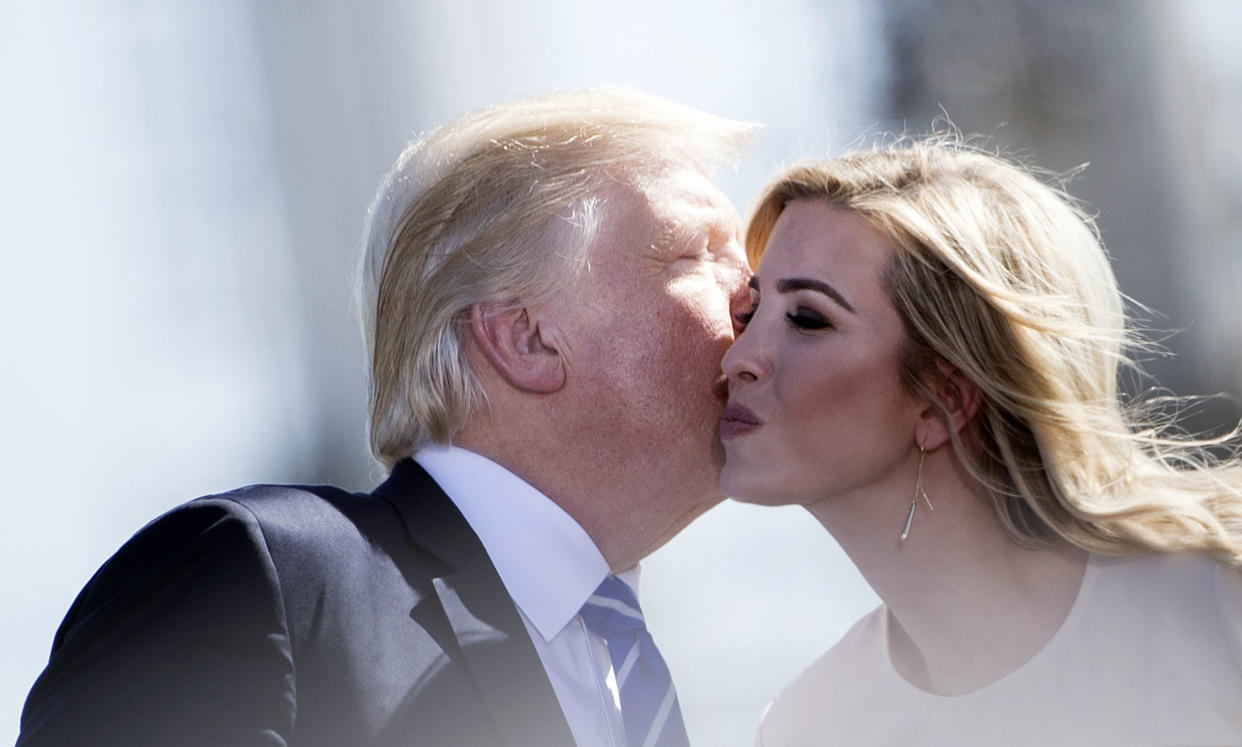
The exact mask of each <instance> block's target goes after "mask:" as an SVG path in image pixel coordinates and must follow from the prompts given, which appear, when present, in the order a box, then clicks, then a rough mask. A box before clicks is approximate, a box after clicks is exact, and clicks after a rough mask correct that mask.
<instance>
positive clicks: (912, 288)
mask: <svg viewBox="0 0 1242 747" xmlns="http://www.w3.org/2000/svg"><path fill="white" fill-rule="evenodd" d="M793 200H823V201H826V202H827V203H828V204H830V205H832V206H834V207H838V208H843V209H847V210H851V211H854V212H855V213H857V214H859V215H861V216H863V217H865V218H866V219H868V220H869V221H870V223H871V224H872V225H873V226H874V227H875V228H877V229H878V230H879V231H880V232H881V233H882V234H884V235H885V236H886V237H887V238H888V239H889V240H890V242H891V243H892V245H893V247H894V249H895V253H894V257H893V259H892V261H891V263H890V264H889V266H888V267H887V269H886V272H885V277H884V281H885V283H886V285H887V291H888V294H889V297H890V299H891V301H892V303H893V305H894V307H895V308H896V309H897V311H898V313H899V314H900V316H901V318H902V320H903V324H904V327H905V330H904V331H905V335H904V341H903V345H902V349H901V352H900V362H899V365H900V367H901V371H900V374H901V378H902V381H903V384H904V385H905V386H906V388H907V389H908V390H909V391H911V392H914V393H916V394H918V395H920V396H922V397H925V398H926V399H927V400H928V401H931V402H934V403H938V404H940V406H941V408H942V410H944V415H945V417H948V412H947V409H945V408H944V406H943V403H942V402H941V401H940V400H939V399H938V398H937V397H936V394H935V391H936V389H937V387H936V386H935V385H936V384H937V383H940V382H943V375H942V374H941V373H939V372H940V364H941V362H944V363H948V364H949V365H951V366H952V367H954V368H956V369H957V370H958V371H959V372H961V374H962V375H964V376H965V377H966V378H967V379H968V380H970V381H971V382H972V383H973V384H974V385H975V386H976V387H978V390H979V392H980V395H981V396H980V399H981V402H980V406H979V410H978V414H977V416H976V422H977V425H976V426H975V428H977V431H976V432H975V435H976V436H977V438H974V439H961V438H958V437H957V435H954V438H953V448H954V450H955V452H956V454H957V456H958V458H959V459H960V460H961V461H962V463H963V464H964V465H966V467H967V468H968V469H969V470H970V472H971V473H972V474H973V475H974V476H975V478H976V479H979V480H980V481H981V482H982V483H983V484H984V485H986V486H987V488H988V489H989V492H990V494H991V496H992V500H993V505H994V507H995V509H996V513H997V515H998V517H999V519H1000V521H1001V523H1002V524H1003V526H1004V527H1005V529H1006V530H1007V532H1008V533H1009V534H1010V536H1011V537H1013V538H1014V539H1015V540H1016V541H1017V542H1019V543H1021V544H1024V545H1027V546H1039V545H1041V544H1045V543H1046V542H1047V541H1048V540H1049V539H1051V538H1053V537H1054V536H1056V537H1061V538H1063V539H1065V540H1067V541H1069V542H1071V543H1073V544H1075V545H1077V546H1079V547H1082V548H1084V549H1087V550H1090V551H1094V552H1102V553H1111V554H1130V553H1137V552H1144V551H1151V550H1154V551H1160V552H1176V551H1189V550H1202V551H1207V552H1211V553H1213V554H1214V555H1216V556H1217V557H1219V558H1222V559H1224V560H1227V561H1228V562H1231V563H1233V564H1235V565H1242V462H1240V461H1239V459H1238V457H1237V436H1238V431H1237V430H1236V429H1235V431H1234V432H1233V433H1232V434H1231V435H1230V436H1227V437H1224V438H1220V439H1215V440H1200V441H1195V440H1191V439H1189V438H1185V437H1183V436H1181V435H1179V434H1178V433H1177V432H1176V431H1175V430H1174V428H1176V426H1177V424H1176V422H1175V421H1174V419H1172V418H1169V417H1163V416H1160V415H1159V414H1158V412H1157V411H1156V410H1155V408H1154V407H1152V406H1150V405H1151V403H1147V405H1146V406H1145V405H1144V403H1137V402H1133V403H1126V402H1123V400H1122V398H1121V397H1120V395H1119V391H1118V373H1119V371H1120V370H1121V368H1120V367H1122V366H1125V367H1131V366H1137V364H1136V363H1135V362H1134V361H1133V360H1132V358H1131V357H1130V355H1131V352H1132V351H1134V350H1137V349H1142V343H1141V341H1140V339H1139V337H1138V335H1137V334H1135V332H1134V331H1133V330H1130V329H1127V321H1126V318H1125V313H1124V306H1123V301H1122V296H1121V293H1120V292H1119V290H1118V287H1117V282H1116V279H1115V278H1114V276H1113V273H1112V269H1111V267H1110V265H1109V261H1108V257H1107V255H1106V253H1105V250H1104V247H1103V244H1102V242H1101V240H1100V236H1099V232H1098V229H1097V228H1096V225H1095V222H1094V220H1093V219H1092V218H1091V216H1090V215H1088V214H1087V213H1086V212H1085V210H1084V209H1083V206H1082V205H1081V204H1080V203H1078V202H1077V201H1076V200H1075V199H1073V198H1072V197H1070V196H1069V195H1068V194H1066V193H1065V192H1064V190H1063V189H1062V187H1061V186H1059V185H1057V186H1050V185H1049V184H1048V183H1045V182H1044V181H1041V179H1040V178H1037V177H1036V176H1035V174H1034V172H1033V171H1032V170H1030V169H1028V168H1025V167H1023V166H1019V165H1017V164H1015V163H1012V162H1009V161H1007V160H1005V159H1003V158H1000V157H998V156H994V155H990V154H987V153H984V152H982V151H980V150H978V149H976V148H974V147H973V146H971V145H969V144H967V143H965V142H964V141H962V140H961V138H960V137H957V136H939V137H935V138H932V139H928V140H923V141H903V142H899V143H894V144H891V145H886V146H881V147H877V148H875V149H872V150H863V151H857V152H854V153H850V154H847V155H845V156H842V157H840V158H834V159H830V160H823V161H816V162H808V163H805V164H802V165H798V166H795V167H794V168H792V169H791V170H789V171H787V172H786V173H784V174H783V175H782V176H780V177H779V178H778V179H777V180H776V181H775V183H773V184H772V185H771V186H769V187H768V188H767V190H766V191H765V192H764V193H763V194H762V195H761V196H760V198H759V200H758V202H757V204H756V206H755V209H754V211H753V215H752V217H751V220H750V223H749V226H748V228H747V235H746V248H747V253H748V255H749V257H750V260H751V262H752V264H757V263H758V261H759V257H760V255H762V253H763V251H764V246H765V245H766V243H767V240H768V237H769V235H770V234H771V232H772V228H773V225H774V224H775V223H776V220H777V218H778V217H779V216H780V213H781V211H782V210H783V209H784V207H785V205H787V204H788V203H789V202H791V201H793ZM938 377H939V378H938ZM968 440H969V441H971V442H972V443H973V445H971V446H968V445H967V443H966V442H967V441H968ZM1209 446H1215V447H1217V449H1220V450H1225V449H1230V448H1231V451H1230V452H1229V453H1231V454H1232V455H1231V456H1221V455H1220V454H1219V453H1217V454H1215V455H1214V454H1213V452H1212V450H1211V449H1209V448H1207V447H1209Z"/></svg>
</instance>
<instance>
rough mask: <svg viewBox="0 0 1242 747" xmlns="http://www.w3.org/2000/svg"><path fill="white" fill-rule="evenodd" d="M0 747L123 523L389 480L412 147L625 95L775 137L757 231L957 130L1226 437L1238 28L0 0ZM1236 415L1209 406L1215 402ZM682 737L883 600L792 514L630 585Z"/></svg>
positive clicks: (1239, 377)
mask: <svg viewBox="0 0 1242 747" xmlns="http://www.w3.org/2000/svg"><path fill="white" fill-rule="evenodd" d="M0 8H3V15H2V16H0V17H2V18H3V20H4V23H3V26H4V29H3V31H0V93H2V95H3V104H2V106H3V111H4V116H3V117H0V163H2V164H3V166H4V169H3V172H2V173H0V216H2V219H0V246H3V251H4V268H5V272H4V273H3V275H4V277H3V279H2V280H0V283H3V293H2V294H0V332H2V334H3V350H4V364H3V366H2V367H0V403H2V407H3V409H2V417H3V424H4V425H3V430H2V431H0V433H2V435H0V455H2V456H0V458H2V459H3V472H2V473H0V474H2V475H3V479H4V482H5V488H6V490H5V496H4V498H3V501H4V515H5V517H6V518H5V521H4V523H3V525H2V526H0V583H2V587H0V598H3V599H4V609H5V614H4V615H0V641H3V646H4V649H3V652H2V655H0V661H3V667H2V668H0V742H5V741H8V742H11V741H12V740H13V739H14V738H15V737H16V733H17V727H18V717H19V713H20V709H21V705H22V702H23V700H24V697H25V693H26V691H27V690H28V689H29V687H30V685H31V683H32V682H33V681H34V679H35V677H36V676H37V675H38V673H39V672H40V670H41V669H42V667H43V665H44V663H45V662H46V659H47V654H48V651H49V647H50V644H51V639H52V635H53V632H54V631H55V629H56V626H57V624H58V623H59V621H60V618H61V617H62V615H63V614H64V612H65V610H66V609H67V608H68V606H69V604H70V603H71V601H72V600H73V597H74V596H75V595H76V593H77V591H78V589H79V588H80V587H81V586H82V585H83V584H84V583H85V582H86V580H87V579H88V578H89V577H90V575H91V573H92V572H93V571H94V570H95V568H96V567H98V565H99V564H100V563H101V562H103V561H104V560H105V559H106V558H107V557H108V556H109V555H110V554H111V553H112V552H113V551H114V550H115V549H116V548H117V547H118V546H119V545H120V544H121V543H122V542H124V540H125V539H126V538H128V537H129V536H130V535H131V534H132V533H133V532H134V531H135V530H136V529H138V528H139V527H140V526H142V525H143V524H144V523H145V522H147V521H148V520H149V519H151V518H152V517H154V516H155V515H156V514H158V513H160V512H161V511H163V510H165V509H167V508H169V507H171V506H173V505H175V504H177V503H180V502H182V501H183V500H186V499H188V498H192V497H194V496H196V495H200V494H204V493H210V492H216V491H221V490H225V489H228V488H231V487H234V486H237V485H240V484H246V483H253V482H331V483H336V484H340V485H344V486H346V487H349V488H353V489H369V488H370V487H372V486H373V485H374V484H375V483H376V482H377V481H378V479H379V478H380V477H381V475H380V474H379V472H378V470H377V469H376V468H375V467H374V466H373V465H372V463H371V462H370V460H369V457H368V454H367V450H366V448H365V438H364V435H363V434H364V424H363V421H364V392H363V390H364V383H363V366H362V355H361V351H360V344H359V342H358V335H357V332H356V324H355V321H354V318H353V316H352V308H351V295H350V281H349V278H350V273H351V269H352V263H353V258H354V253H355V249H356V246H357V243H358V235H359V231H360V228H361V223H362V217H363V211H364V208H365V206H366V205H367V203H368V201H369V199H370V197H371V195H372V193H373V190H374V189H375V187H376V185H377V183H378V181H379V178H380V176H381V175H382V174H383V173H384V172H385V171H386V170H387V169H388V167H389V165H390V164H391V163H392V161H393V160H394V159H395V157H396V155H397V154H398V152H399V151H400V149H401V147H402V146H403V144H404V143H405V142H406V141H407V140H408V139H409V138H411V137H412V136H414V135H416V134H417V133H418V132H420V131H423V130H426V129H428V128H430V127H433V126H435V125H437V124H440V123H443V122H445V121H447V120H449V119H451V118H453V117H455V116H457V115H460V114H462V113H464V112H466V111H468V110H471V109H474V108H477V107H481V106H485V105H488V104H492V103H496V102H498V101H501V100H504V99H506V98H512V97H516V96H521V95H525V94H531V93H536V92H541V91H546V90H549V89H553V88H571V87H579V86H584V85H590V84H597V83H605V82H613V83H629V84H633V85H636V86H638V87H641V88H644V89H647V90H649V91H652V92H654V93H657V94H660V95H663V96H666V97H668V98H671V99H674V100H676V101H679V102H682V103H686V104H690V105H693V106H697V107H700V108H702V109H706V110H708V111H711V112H714V113H718V114H723V115H727V116H732V117H736V118H740V119H747V120H757V121H759V122H762V123H764V124H765V126H766V127H765V129H764V131H763V134H762V136H761V138H760V140H759V142H758V143H757V145H756V147H755V148H754V150H753V151H752V153H751V154H750V156H749V157H748V158H747V159H746V160H745V161H744V162H743V163H742V164H740V165H739V167H738V168H737V169H736V170H732V171H728V172H726V173H723V174H721V175H720V178H719V181H720V183H721V185H722V187H723V188H724V189H725V190H726V192H727V193H728V194H729V195H730V197H731V198H732V199H733V200H734V201H735V202H736V203H737V204H738V205H739V209H741V210H742V211H743V212H745V209H746V206H747V205H748V204H749V202H750V201H751V199H752V198H753V197H754V196H755V194H756V193H757V191H758V190H759V188H760V187H761V185H762V184H763V183H764V181H765V179H766V178H767V177H769V176H770V175H771V174H773V172H775V171H776V170H777V169H778V168H779V167H780V165H781V164H783V163H786V162H789V161H791V160H794V159H796V158H798V157H802V156H809V155H823V154H832V153H839V152H841V151H842V150H844V149H846V148H847V147H849V146H850V145H854V144H859V143H864V142H870V139H871V138H872V137H873V136H874V135H875V134H876V133H882V132H887V131H897V132H900V131H906V130H908V131H911V132H924V131H927V130H928V129H929V128H930V127H931V124H932V121H933V119H935V118H936V117H937V116H941V115H947V116H948V117H949V118H951V120H952V121H953V122H954V123H955V124H956V125H957V126H958V127H959V128H960V129H961V130H963V131H965V132H968V133H984V134H987V135H990V136H991V137H992V138H994V141H995V142H996V143H997V144H999V145H1002V146H1004V147H1006V148H1009V149H1011V150H1015V151H1017V152H1019V153H1021V154H1024V155H1025V156H1027V157H1029V158H1030V159H1032V160H1033V161H1035V162H1036V163H1038V164H1040V165H1042V166H1044V167H1046V168H1049V169H1052V170H1054V171H1067V170H1070V169H1073V168H1075V167H1077V166H1079V165H1081V164H1084V163H1088V162H1089V163H1090V165H1089V167H1088V168H1087V169H1086V170H1085V172H1084V173H1083V174H1082V175H1081V176H1079V177H1078V178H1077V179H1076V180H1075V181H1074V182H1073V183H1072V186H1071V191H1072V192H1074V193H1075V194H1077V195H1078V196H1079V197H1082V198H1084V199H1085V200H1087V201H1088V202H1089V203H1090V204H1091V205H1092V206H1093V208H1094V209H1095V210H1097V211H1098V213H1099V222H1100V225H1101V227H1102V229H1103V232H1104V236H1105V239H1106V241H1107V243H1108V246H1109V249H1110V252H1111V254H1112V256H1113V259H1114V262H1115V267H1116V272H1117V275H1118V277H1119V279H1120V282H1121V285H1122V288H1123V290H1124V291H1125V292H1126V293H1128V294H1129V295H1130V296H1132V297H1133V298H1135V299H1137V300H1139V301H1141V302H1142V303H1144V304H1146V305H1147V306H1148V307H1150V309H1151V312H1148V313H1147V314H1146V317H1147V321H1146V324H1147V325H1148V326H1151V327H1154V328H1157V329H1160V330H1165V331H1169V332H1176V334H1173V335H1172V336H1167V339H1165V346H1166V347H1167V348H1168V349H1169V350H1170V351H1171V352H1173V353H1175V354H1176V356H1175V357H1170V358H1162V359H1157V360H1153V361H1151V362H1150V363H1149V365H1148V368H1149V369H1150V370H1151V371H1152V372H1153V373H1154V374H1155V376H1156V378H1157V379H1158V380H1159V381H1160V382H1161V383H1162V384H1163V385H1164V386H1166V387H1167V388H1168V389H1169V390H1171V391H1173V392H1176V393H1179V394H1192V393H1199V394H1211V393H1224V394H1226V395H1227V396H1226V397H1224V398H1218V399H1216V400H1214V401H1212V402H1210V403H1208V404H1206V405H1204V406H1201V407H1199V408H1196V410H1195V414H1194V418H1195V419H1194V421H1193V425H1194V427H1195V428H1197V429H1200V430H1220V429H1222V428H1224V427H1227V426H1228V425H1229V424H1230V423H1232V422H1236V420H1237V418H1238V417H1239V415H1240V414H1242V411H1240V410H1239V407H1238V405H1237V401H1238V397H1239V396H1240V395H1242V344H1240V342H1242V315H1240V314H1239V313H1238V310H1237V307H1238V299H1239V298H1240V297H1242V138H1238V137H1237V123H1238V122H1239V121H1242V97H1239V96H1238V95H1237V92H1238V91H1239V90H1242V48H1240V47H1238V45H1237V44H1236V39H1235V38H1234V37H1235V35H1236V29H1237V28H1239V26H1242V4H1239V3H1236V2H1233V0H1177V1H1176V2H1175V1H1174V0H1164V1H1160V0H1092V1H1091V2H1082V1H1081V0H1012V1H1009V2H991V1H988V0H889V1H888V2H871V1H868V0H834V1H827V0H767V2H765V3H763V4H762V7H760V4H759V3H755V2H743V1H742V0H714V1H713V2H710V3H709V2H703V1H700V2H655V1H654V0H630V1H629V2H625V3H604V2H598V3H590V2H577V1H575V0H543V1H542V2H532V1H528V0H458V1H456V2H452V3H450V2H432V1H431V0H422V1H418V2H397V1H395V0H393V1H390V2H379V1H377V0H354V1H352V2H345V0H339V1H335V2H334V1H330V0H301V1H300V2H296V3H294V2H291V1H283V2H278V1H275V0H270V1H269V0H265V1H263V2H259V1H258V0H252V1H250V2H246V1H245V0H213V1H212V2H190V1H189V0H186V1H184V2H165V1H163V0H106V1H98V2H85V1H83V2H66V1H63V0H53V1H50V2H44V1H39V0H3V2H0ZM1230 397H1232V399H1230ZM644 569H645V570H644V576H643V585H644V588H643V598H644V605H645V607H646V608H647V611H648V617H649V622H650V624H651V627H652V629H653V630H654V631H655V633H656V636H657V639H658V640H659V641H660V643H661V646H662V648H663V650H664V651H665V654H666V657H667V658H668V660H669V663H670V666H671V668H672V670H673V672H674V674H675V676H676V677H677V681H678V688H679V691H680V693H681V699H682V703H683V708H684V711H685V716H686V721H687V724H688V727H689V730H690V735H691V737H692V739H693V740H694V741H695V742H696V743H698V744H704V745H746V744H750V743H752V740H753V735H754V729H755V725H756V724H757V721H758V719H759V716H760V713H761V711H762V709H763V707H764V705H765V704H766V703H767V701H768V700H769V699H770V698H771V697H772V696H773V695H774V694H775V693H776V692H777V690H778V689H779V688H780V687H781V686H782V685H783V684H784V683H785V682H787V681H788V680H789V679H790V678H792V677H793V676H794V675H795V674H796V673H797V672H798V671H800V670H801V668H802V667H804V666H805V665H807V664H808V663H809V662H810V661H811V660H812V659H813V658H814V657H815V656H817V655H818V654H819V653H820V652H822V651H824V650H825V649H827V648H828V647H829V646H830V645H831V644H832V643H834V642H835V641H836V640H837V638H838V637H839V636H840V635H841V634H842V633H843V632H844V631H845V630H846V629H847V628H848V626H849V625H850V623H851V622H852V621H853V620H854V619H856V618H857V617H858V616H859V615H861V614H863V613H864V612H865V611H867V610H869V609H870V608H871V607H873V606H874V605H875V604H876V603H877V602H876V599H875V597H874V596H873V595H872V594H871V592H870V591H869V590H868V589H867V587H866V585H865V584H864V583H863V582H862V580H861V579H860V578H859V577H858V575H857V573H856V572H855V571H854V569H853V568H852V566H851V565H850V564H849V562H848V560H846V559H845V558H844V556H843V555H842V554H841V552H840V551H839V549H838V548H837V547H836V546H835V545H834V544H833V543H832V541H831V539H830V538H829V537H828V535H827V534H826V533H824V532H823V531H822V530H821V529H820V528H819V526H818V525H817V524H816V523H815V522H813V521H812V520H811V519H810V517H809V515H807V514H805V513H804V512H802V511H801V510H798V509H766V510H765V509H757V508H753V507H749V506H741V505H736V504H725V505H722V506H721V507H720V508H718V509H716V510H714V511H712V512H711V513H709V514H708V515H707V516H705V517H704V518H703V519H701V520H700V521H698V522H697V523H696V524H695V525H693V526H692V527H690V528H689V529H688V530H687V531H686V532H685V534H684V535H682V536H681V537H679V538H678V539H677V540H675V541H674V542H673V543H671V544H670V545H669V546H667V547H666V548H665V549H662V550H660V551H659V552H658V553H657V554H656V555H654V556H653V557H652V558H650V560H649V561H647V562H646V563H645V564H644Z"/></svg>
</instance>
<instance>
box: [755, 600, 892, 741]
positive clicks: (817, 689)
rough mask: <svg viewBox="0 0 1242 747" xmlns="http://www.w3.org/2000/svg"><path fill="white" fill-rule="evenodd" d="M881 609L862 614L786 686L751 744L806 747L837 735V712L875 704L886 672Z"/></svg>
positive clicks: (886, 649) (885, 638)
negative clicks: (828, 735)
mask: <svg viewBox="0 0 1242 747" xmlns="http://www.w3.org/2000/svg"><path fill="white" fill-rule="evenodd" d="M887 615H888V609H887V608H886V607H884V606H883V605H881V606H880V607H878V608H876V609H875V610H873V611H872V612H871V613H869V614H867V615H864V616H863V617H862V618H860V619H859V620H858V621H857V622H856V623H854V625H853V627H851V628H850V629H849V631H848V632H846V634H845V635H844V636H842V637H841V640H840V641H838V642H837V643H836V644H835V645H833V647H832V648H830V649H828V651H827V652H825V653H824V654H823V655H822V656H820V657H819V658H818V659H816V660H815V661H814V662H812V663H811V664H810V666H808V667H807V668H806V669H804V670H802V672H801V673H800V674H799V675H798V676H797V677H795V678H794V679H793V681H791V682H790V683H789V684H788V685H786V686H785V687H784V688H783V689H782V690H781V691H780V693H779V694H778V695H777V696H776V697H775V698H774V699H773V700H772V702H771V703H769V704H768V707H767V709H766V710H765V711H764V713H763V719H762V723H761V724H760V727H759V737H758V739H757V740H756V743H757V744H760V745H764V746H765V747H771V746H772V745H784V744H809V743H813V742H815V741H817V735H818V738H822V735H824V734H832V733H838V734H839V728H840V727H841V726H842V724H841V722H840V721H839V719H838V717H837V714H839V713H843V712H844V713H853V714H855V716H857V715H858V709H859V708H866V707H867V704H868V703H875V704H878V703H879V702H880V701H879V700H878V698H879V694H878V692H877V691H878V690H880V689H883V686H884V679H885V678H884V675H885V673H887V672H889V671H890V666H889V663H888V643H887V632H886V629H887V628H886V620H887Z"/></svg>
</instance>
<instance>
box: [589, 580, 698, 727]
mask: <svg viewBox="0 0 1242 747" xmlns="http://www.w3.org/2000/svg"><path fill="white" fill-rule="evenodd" d="M581 614H582V620H583V622H585V623H586V626H587V629H588V630H590V631H591V632H592V633H594V634H595V635H597V636H599V637H601V638H603V639H604V640H605V641H606V642H607V643H608V656H609V658H611V659H612V671H613V674H614V676H615V677H616V681H617V690H618V692H619V693H620V694H621V721H622V723H623V724H624V725H625V739H626V742H627V743H628V745H629V747H657V746H658V747H683V746H684V745H687V744H688V743H689V740H688V739H687V737H686V726H685V724H684V723H683V722H682V720H681V708H679V707H678V705H677V691H676V690H674V689H673V680H672V678H671V677H669V673H668V666H666V665H665V664H664V659H663V658H661V657H660V652H659V650H657V649H656V645H655V641H653V640H651V634H650V633H648V632H647V626H646V625H645V624H644V623H643V613H642V610H641V609H639V607H638V597H636V596H634V592H633V591H632V590H631V589H630V587H629V586H628V585H626V584H625V582H624V581H622V580H621V579H619V578H617V577H616V576H613V575H609V576H608V577H607V578H605V579H604V582H603V583H601V584H600V585H599V588H598V589H596V590H595V593H594V594H592V595H591V598H590V599H588V600H587V602H586V604H584V605H583V606H582V612H581Z"/></svg>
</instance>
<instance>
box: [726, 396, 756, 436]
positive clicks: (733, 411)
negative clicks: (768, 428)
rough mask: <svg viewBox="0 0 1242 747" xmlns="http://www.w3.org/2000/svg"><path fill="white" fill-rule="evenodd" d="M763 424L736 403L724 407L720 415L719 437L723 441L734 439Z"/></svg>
mask: <svg viewBox="0 0 1242 747" xmlns="http://www.w3.org/2000/svg"><path fill="white" fill-rule="evenodd" d="M762 424H763V421H762V420H760V419H759V418H758V416H756V415H755V413H753V412H751V411H750V410H748V409H746V408H745V407H743V406H742V405H739V404H737V403H736V402H731V403H729V404H728V405H726V406H725V409H724V412H723V413H721V415H720V437H721V438H722V439H724V440H726V441H727V440H729V439H731V438H736V437H738V436H741V435H742V434H744V433H749V432H750V431H753V430H754V429H756V428H758V427H759V426H760V425H762Z"/></svg>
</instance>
